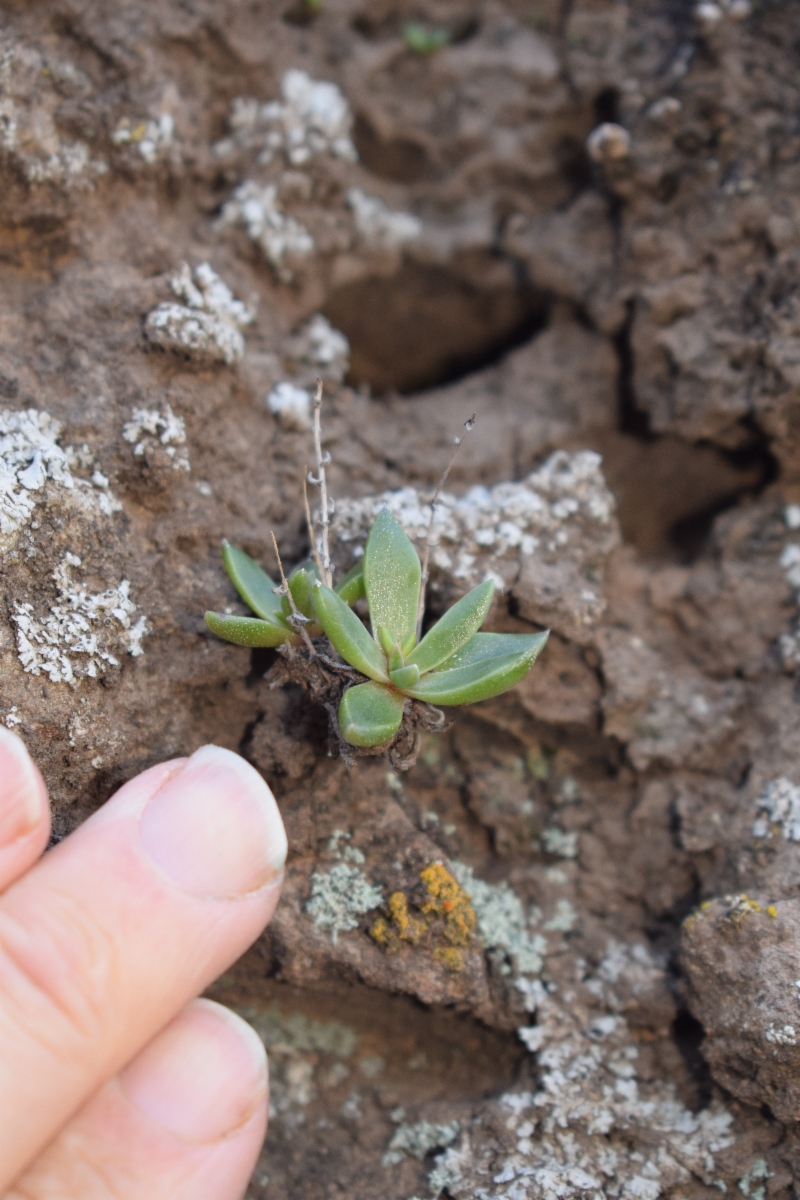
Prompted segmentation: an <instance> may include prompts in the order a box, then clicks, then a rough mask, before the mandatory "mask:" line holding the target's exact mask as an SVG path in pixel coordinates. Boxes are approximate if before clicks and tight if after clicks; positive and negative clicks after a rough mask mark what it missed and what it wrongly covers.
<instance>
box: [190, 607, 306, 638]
mask: <svg viewBox="0 0 800 1200" xmlns="http://www.w3.org/2000/svg"><path fill="white" fill-rule="evenodd" d="M206 625H207V626H208V628H209V629H210V630H211V632H212V633H216V634H217V636H218V637H221V638H224V639H225V641H226V642H233V643H234V645H236V646H280V644H281V643H282V642H288V641H289V639H290V638H293V637H294V636H295V632H294V630H293V629H290V628H289V626H288V625H287V624H286V622H285V621H283V620H282V619H281V618H280V617H277V616H276V617H273V618H271V619H269V620H268V619H266V618H264V619H263V620H262V619H261V618H260V617H238V616H235V615H228V614H227V613H218V612H207V613H206Z"/></svg>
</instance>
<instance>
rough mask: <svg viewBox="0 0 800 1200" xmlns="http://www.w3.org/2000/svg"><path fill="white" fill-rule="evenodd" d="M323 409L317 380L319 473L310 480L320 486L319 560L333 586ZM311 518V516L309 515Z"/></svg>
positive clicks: (315, 446) (313, 542)
mask: <svg viewBox="0 0 800 1200" xmlns="http://www.w3.org/2000/svg"><path fill="white" fill-rule="evenodd" d="M321 409H322V380H321V379H318V380H317V390H316V392H315V394H314V451H315V453H316V456H317V475H316V478H315V477H314V476H313V475H312V474H311V473H310V472H309V473H308V476H307V478H308V482H309V483H313V484H315V485H316V486H317V487H318V488H319V499H320V518H319V523H320V525H321V527H322V556H321V557H322V561H321V563H320V562H319V559H317V561H318V565H319V570H320V575H321V576H322V582H323V583H324V584H325V586H326V587H333V571H332V570H331V554H330V546H329V539H328V530H329V527H330V523H331V516H330V509H329V508H328V480H327V478H326V476H325V467H326V466H327V464H328V463H329V462H330V461H331V456H330V454H327V453H326V454H323V452H322V422H321V418H320V412H321ZM309 520H310V517H309ZM311 543H312V545H313V546H314V547H315V558H316V557H317V554H316V539H315V538H314V536H313V530H312V536H311Z"/></svg>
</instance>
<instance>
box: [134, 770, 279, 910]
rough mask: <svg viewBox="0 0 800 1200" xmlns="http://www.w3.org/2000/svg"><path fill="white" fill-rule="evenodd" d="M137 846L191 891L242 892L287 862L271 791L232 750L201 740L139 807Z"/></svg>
mask: <svg viewBox="0 0 800 1200" xmlns="http://www.w3.org/2000/svg"><path fill="white" fill-rule="evenodd" d="M141 840H142V845H143V847H144V849H145V851H146V853H147V854H148V855H149V857H150V858H151V859H152V861H153V862H154V863H155V864H156V866H157V867H158V868H159V869H160V870H161V871H163V872H164V874H165V875H167V876H169V878H170V879H171V880H172V881H173V882H174V883H176V884H177V885H178V887H180V888H182V889H183V890H184V891H186V892H189V893H190V894H191V895H193V896H202V897H204V898H207V899H224V898H226V897H230V898H232V897H235V896H244V895H246V893H247V892H252V891H255V890H256V889H257V888H260V887H262V886H263V885H264V884H265V883H267V882H268V881H269V880H270V879H273V878H275V876H276V875H277V874H278V872H279V871H280V869H281V867H282V866H283V864H284V863H285V861H286V833H285V831H284V828H283V821H282V820H281V814H280V812H279V811H278V806H277V804H276V803H275V797H274V796H273V795H272V792H271V791H270V790H269V788H268V787H267V785H266V783H265V782H264V780H263V779H262V778H261V776H260V775H259V774H258V772H257V771H256V770H255V769H254V768H253V767H251V766H250V764H249V763H246V762H245V761H244V759H243V758H240V757H239V755H238V754H234V753H232V751H230V750H223V749H222V748H221V747H219V746H203V747H202V748H201V749H200V750H198V751H197V752H196V753H195V754H193V755H192V757H191V758H190V759H188V760H187V762H185V763H184V764H183V766H182V767H181V768H180V769H179V770H177V771H176V772H175V773H174V774H173V775H170V776H169V778H168V779H167V781H166V783H165V784H164V785H163V787H162V788H161V789H160V790H159V791H158V792H156V794H155V796H154V797H153V799H152V800H151V801H150V803H149V804H148V806H147V808H146V809H145V810H144V813H143V814H142V819H141Z"/></svg>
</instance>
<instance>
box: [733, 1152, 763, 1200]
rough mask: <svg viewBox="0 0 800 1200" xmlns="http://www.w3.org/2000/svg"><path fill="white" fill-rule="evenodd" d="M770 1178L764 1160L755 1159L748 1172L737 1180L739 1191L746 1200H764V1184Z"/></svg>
mask: <svg viewBox="0 0 800 1200" xmlns="http://www.w3.org/2000/svg"><path fill="white" fill-rule="evenodd" d="M769 1178H770V1170H769V1167H768V1166H767V1161H766V1159H764V1158H756V1159H755V1160H754V1161H753V1165H752V1167H751V1168H750V1170H749V1171H748V1172H747V1173H746V1174H745V1175H742V1177H741V1179H740V1180H739V1191H740V1192H741V1193H742V1195H743V1196H747V1197H748V1200H764V1197H765V1196H766V1192H767V1190H766V1188H765V1186H764V1184H765V1183H766V1181H767V1180H768V1179H769Z"/></svg>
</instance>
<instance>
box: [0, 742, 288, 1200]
mask: <svg viewBox="0 0 800 1200" xmlns="http://www.w3.org/2000/svg"><path fill="white" fill-rule="evenodd" d="M49 831H50V809H49V803H48V798H47V791H46V788H45V785H44V782H43V781H42V778H41V775H40V774H39V771H38V770H37V768H36V766H35V765H34V763H33V762H32V760H31V758H30V756H29V755H28V752H27V750H26V749H25V746H24V745H23V743H22V741H21V740H20V739H19V738H17V737H16V736H15V735H14V734H12V733H10V732H8V731H7V730H5V729H3V728H2V727H0V1197H1V1198H2V1200H239V1198H240V1197H241V1196H243V1194H244V1192H245V1189H246V1187H247V1183H248V1180H249V1178H250V1175H251V1172H252V1170H253V1167H254V1165H255V1162H256V1160H257V1158H258V1155H259V1153H260V1151H261V1147H262V1143H263V1140H264V1134H265V1131H266V1124H267V1109H268V1076H267V1061H266V1055H265V1053H264V1049H263V1047H262V1045H261V1042H260V1041H259V1040H258V1038H257V1037H256V1035H255V1034H254V1033H253V1031H252V1030H251V1029H250V1028H249V1026H247V1025H246V1024H245V1023H244V1022H243V1021H242V1020H241V1019H240V1018H239V1017H237V1016H235V1015H234V1014H233V1013H231V1012H229V1011H228V1010H227V1009H224V1008H222V1007H221V1006H220V1005H217V1004H213V1003H211V1002H210V1001H207V1000H197V999H196V997H197V996H199V995H200V993H202V992H203V990H204V989H205V988H207V987H208V985H209V984H210V983H211V982H212V980H214V979H215V978H217V977H218V976H219V975H220V974H221V973H222V972H223V971H225V970H226V968H227V967H229V966H230V965H231V964H232V963H233V962H234V961H235V960H236V959H237V958H239V956H240V955H241V954H242V953H243V952H244V951H245V950H246V949H247V947H248V946H249V945H251V944H252V942H254V941H255V939H256V938H257V937H258V936H259V934H260V933H261V931H262V930H263V929H264V927H265V925H266V924H267V923H268V921H269V920H270V918H271V916H272V914H273V912H274V910H275V907H276V905H277V902H278V897H279V894H280V887H281V882H282V878H283V863H284V861H285V857H286V835H285V833H284V830H283V824H282V822H281V818H280V814H279V812H278V808H277V805H276V804H275V801H274V799H273V797H272V794H271V792H270V791H269V788H268V787H267V785H266V784H265V783H264V781H263V780H262V779H261V777H260V776H259V775H258V774H257V772H256V771H254V770H253V768H252V767H250V766H249V765H248V764H247V763H245V762H244V760H243V759H241V758H239V757H238V756H237V755H235V754H232V753H231V752H230V751H227V750H221V749H219V748H218V747H213V746H207V747H203V748H202V749H201V750H199V751H197V752H196V753H195V754H194V755H193V756H192V757H191V758H189V759H175V760H173V761H172V762H168V763H162V764H160V765H159V766H156V767H152V768H151V769H150V770H148V771H145V772H144V773H143V774H142V775H139V776H137V777H136V778H135V779H133V780H131V781H130V783H127V784H126V785H125V786H124V787H123V788H121V789H120V790H119V791H118V792H117V793H116V795H114V796H113V797H112V798H111V799H110V800H109V801H108V803H107V804H106V805H105V806H104V807H103V808H101V809H100V810H99V811H98V812H96V813H95V814H94V815H93V816H92V817H90V818H89V820H88V821H86V822H85V823H84V824H83V825H82V826H81V827H80V828H79V829H78V830H76V831H75V833H73V834H72V835H71V836H70V837H68V838H66V839H65V840H64V841H62V842H61V843H59V845H58V846H56V847H55V848H54V849H53V850H51V851H49V852H48V853H47V854H44V850H45V847H46V845H47V842H48V837H49Z"/></svg>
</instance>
